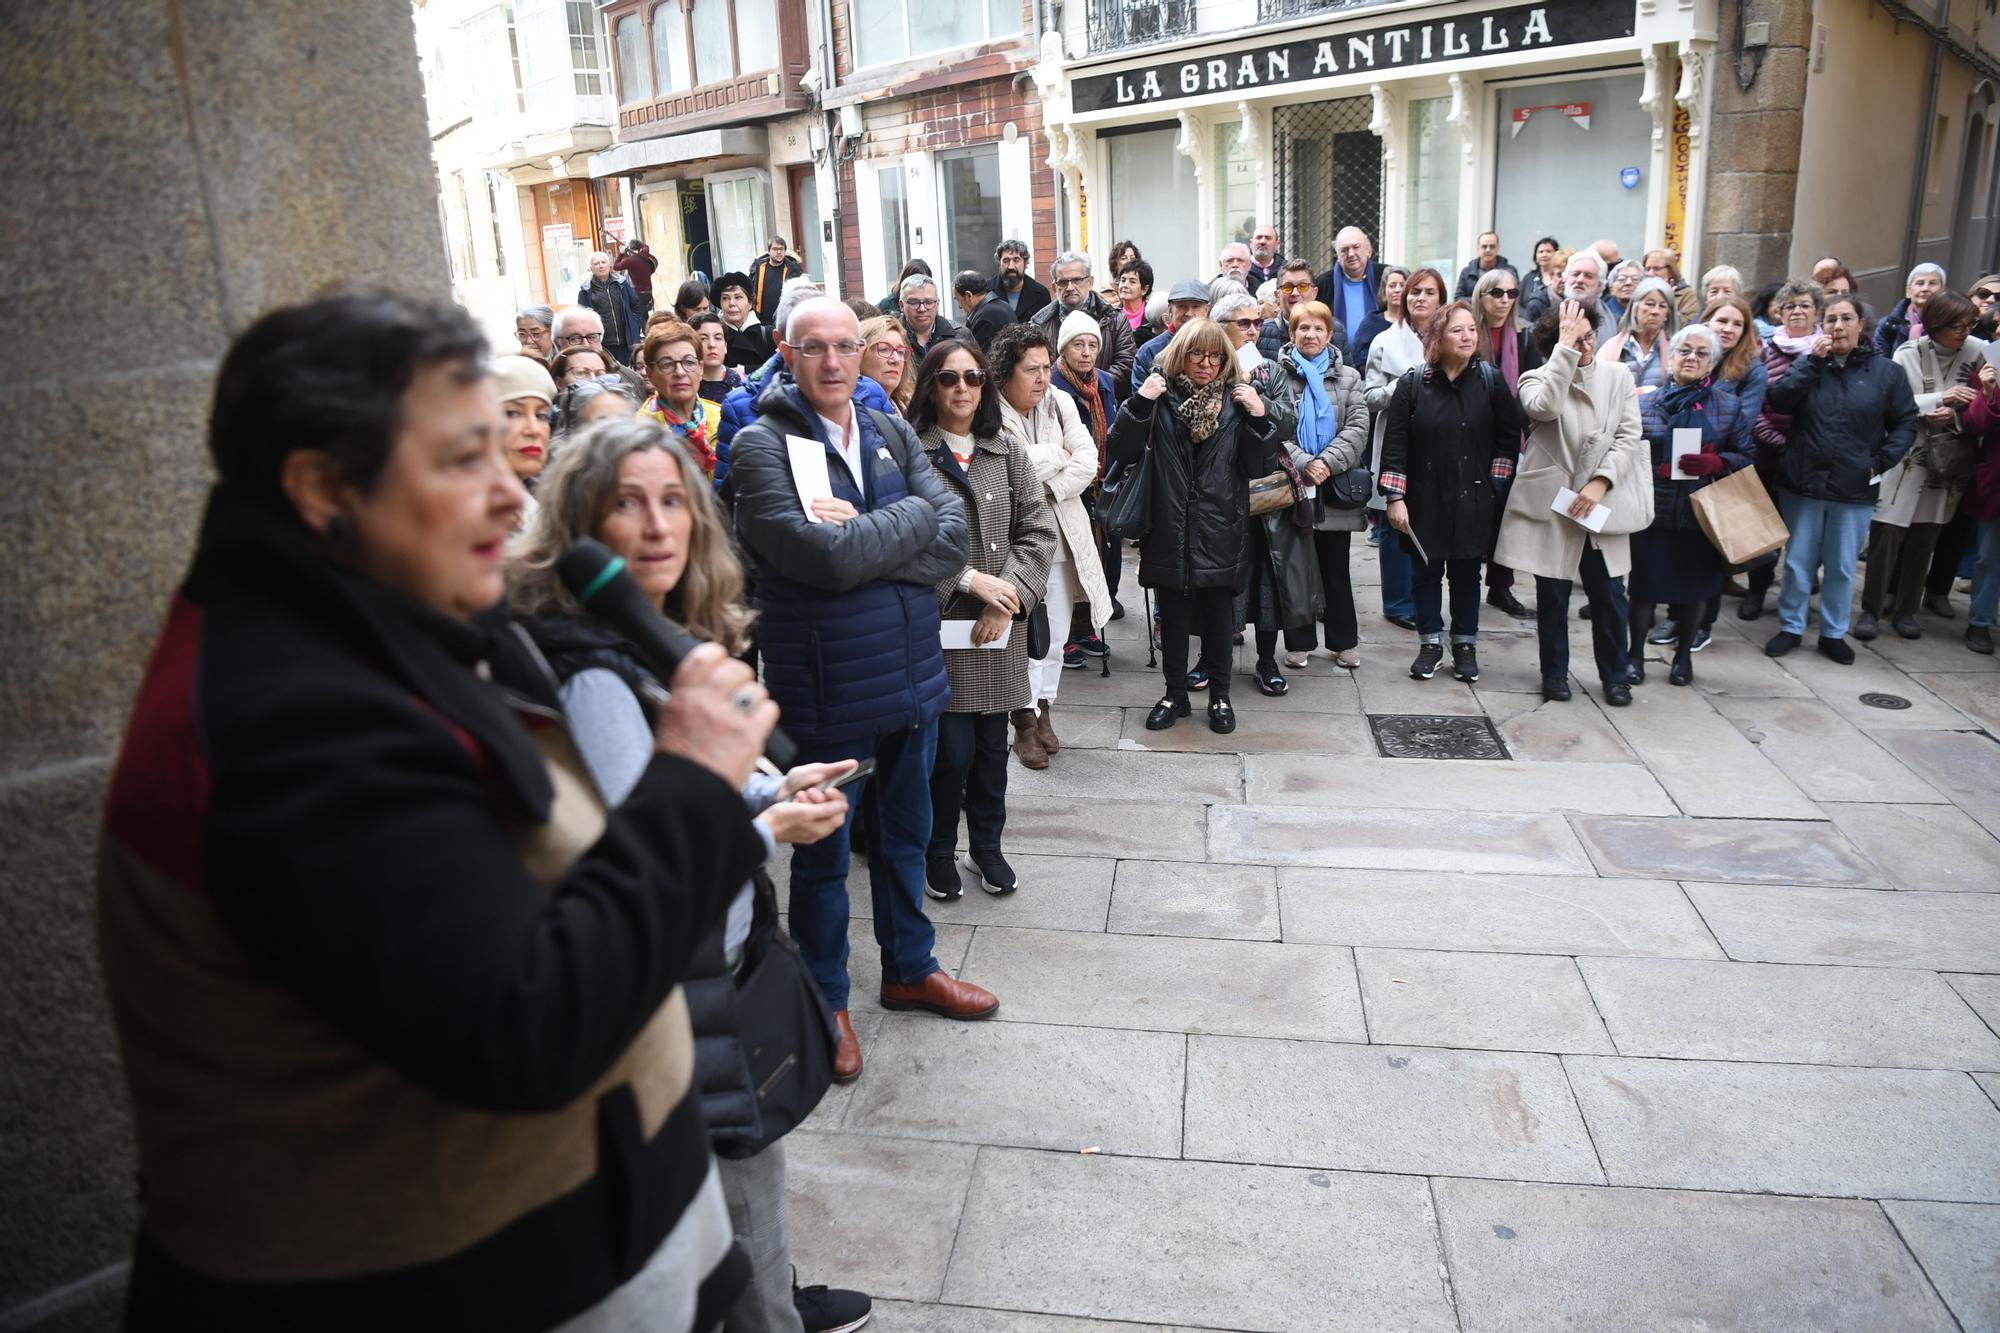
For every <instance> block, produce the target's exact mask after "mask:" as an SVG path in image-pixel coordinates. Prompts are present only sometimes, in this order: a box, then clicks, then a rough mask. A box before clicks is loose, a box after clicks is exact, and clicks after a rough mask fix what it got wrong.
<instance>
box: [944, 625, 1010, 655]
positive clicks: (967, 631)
mask: <svg viewBox="0 0 2000 1333" xmlns="http://www.w3.org/2000/svg"><path fill="white" fill-rule="evenodd" d="M978 623H979V622H978V621H977V620H942V621H939V622H938V642H939V643H941V644H942V645H943V646H944V647H946V648H1005V647H1006V646H1007V640H1009V639H1011V638H1013V637H1014V622H1013V621H1011V620H1010V621H1008V622H1007V625H1006V627H1005V628H1004V629H1002V630H1001V631H1000V637H999V638H997V639H995V640H994V641H993V642H991V643H974V642H973V641H972V627H973V626H974V625H977V624H978Z"/></svg>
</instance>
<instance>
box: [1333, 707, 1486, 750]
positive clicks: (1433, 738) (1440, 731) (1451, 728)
mask: <svg viewBox="0 0 2000 1333" xmlns="http://www.w3.org/2000/svg"><path fill="white" fill-rule="evenodd" d="M1368 726H1369V729H1370V730H1371V731H1373V732H1374V733H1375V748H1376V749H1377V750H1379V751H1381V753H1382V757H1383V758H1385V759H1506V758H1508V757H1509V756H1508V754H1507V747H1506V745H1505V744H1504V743H1503V742H1502V741H1501V740H1500V733H1499V732H1497V731H1495V730H1494V729H1493V723H1492V722H1491V721H1490V720H1488V719H1486V718H1483V717H1449V716H1438V717H1433V716H1428V715H1424V714H1415V713H1386V714H1371V715H1370V716H1369V718H1368Z"/></svg>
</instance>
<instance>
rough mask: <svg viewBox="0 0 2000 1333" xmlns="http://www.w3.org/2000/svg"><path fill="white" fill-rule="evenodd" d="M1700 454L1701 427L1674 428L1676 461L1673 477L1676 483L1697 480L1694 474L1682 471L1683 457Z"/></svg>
mask: <svg viewBox="0 0 2000 1333" xmlns="http://www.w3.org/2000/svg"><path fill="white" fill-rule="evenodd" d="M1700 452H1701V427H1699V426H1676V427H1674V460H1673V463H1674V465H1673V468H1672V475H1673V479H1674V480H1675V481H1693V480H1695V475H1694V473H1692V472H1683V471H1681V457H1682V455H1684V454H1698V453H1700Z"/></svg>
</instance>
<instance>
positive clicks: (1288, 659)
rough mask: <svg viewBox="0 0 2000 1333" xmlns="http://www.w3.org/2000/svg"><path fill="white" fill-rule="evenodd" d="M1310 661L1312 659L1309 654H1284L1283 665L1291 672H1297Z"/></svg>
mask: <svg viewBox="0 0 2000 1333" xmlns="http://www.w3.org/2000/svg"><path fill="white" fill-rule="evenodd" d="M1311 659H1312V654H1311V653H1310V652H1303V653H1286V654H1285V665H1286V666H1287V667H1289V668H1290V669H1291V670H1293V671H1297V670H1298V669H1299V668H1300V667H1303V666H1304V665H1305V664H1306V663H1307V662H1308V661H1310V660H1311Z"/></svg>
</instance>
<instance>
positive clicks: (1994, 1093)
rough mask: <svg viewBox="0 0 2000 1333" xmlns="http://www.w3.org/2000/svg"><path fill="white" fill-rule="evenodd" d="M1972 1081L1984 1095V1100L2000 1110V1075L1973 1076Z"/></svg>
mask: <svg viewBox="0 0 2000 1333" xmlns="http://www.w3.org/2000/svg"><path fill="white" fill-rule="evenodd" d="M1972 1081H1973V1082H1974V1083H1977V1084H1978V1085H1979V1088H1980V1091H1982V1092H1984V1093H1985V1094H1986V1099H1987V1100H1988V1101H1990V1102H1992V1103H1993V1105H1994V1107H1995V1109H2000V1074H1974V1075H1973V1076H1972Z"/></svg>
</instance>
